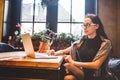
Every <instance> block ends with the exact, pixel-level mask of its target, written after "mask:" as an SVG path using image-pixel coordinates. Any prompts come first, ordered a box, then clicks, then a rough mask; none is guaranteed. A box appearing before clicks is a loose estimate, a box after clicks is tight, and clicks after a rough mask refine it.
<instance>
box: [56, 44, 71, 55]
mask: <svg viewBox="0 0 120 80" xmlns="http://www.w3.org/2000/svg"><path fill="white" fill-rule="evenodd" d="M70 51H71V46H70V47H68V48H66V49H63V50H58V51H56V52H55V55H56V56H59V55H65V54H67V53H70Z"/></svg>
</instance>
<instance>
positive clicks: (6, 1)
mask: <svg viewBox="0 0 120 80" xmlns="http://www.w3.org/2000/svg"><path fill="white" fill-rule="evenodd" d="M8 3H9V2H8V0H5V6H4V24H3V36H5V35H6V32H7V31H6V30H7V27H6V24H7V15H8Z"/></svg>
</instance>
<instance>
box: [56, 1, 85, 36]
mask: <svg viewBox="0 0 120 80" xmlns="http://www.w3.org/2000/svg"><path fill="white" fill-rule="evenodd" d="M84 17H85V0H59V6H58V30H57V31H58V33H62V32H65V33H73V34H76V35H83V28H82V27H81V24H82V23H83V20H84Z"/></svg>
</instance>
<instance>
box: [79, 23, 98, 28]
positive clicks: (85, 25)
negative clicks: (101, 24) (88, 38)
mask: <svg viewBox="0 0 120 80" xmlns="http://www.w3.org/2000/svg"><path fill="white" fill-rule="evenodd" d="M96 25H97V24H93V23H91V24H89V23H87V24H82V25H81V26H82V27H86V28H89V27H91V26H96Z"/></svg>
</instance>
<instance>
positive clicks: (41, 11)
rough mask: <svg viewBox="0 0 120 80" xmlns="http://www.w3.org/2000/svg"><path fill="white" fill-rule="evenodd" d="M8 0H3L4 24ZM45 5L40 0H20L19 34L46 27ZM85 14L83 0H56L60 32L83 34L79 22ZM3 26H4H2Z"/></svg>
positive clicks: (58, 30) (58, 29)
mask: <svg viewBox="0 0 120 80" xmlns="http://www.w3.org/2000/svg"><path fill="white" fill-rule="evenodd" d="M7 9H8V0H5V13H4V26H5V24H6V19H7V18H6V17H7V16H6V15H7V11H8V10H7ZM46 12H47V11H46V7H44V8H43V7H42V5H41V0H22V5H21V25H22V28H21V32H20V33H21V34H23V33H27V32H29V33H30V34H33V33H36V32H40V31H41V30H44V29H46ZM84 16H85V0H58V26H57V32H58V33H59V34H60V33H62V32H65V33H73V34H76V35H83V30H82V27H81V24H82V23H83V20H84ZM4 28H5V27H4Z"/></svg>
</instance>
